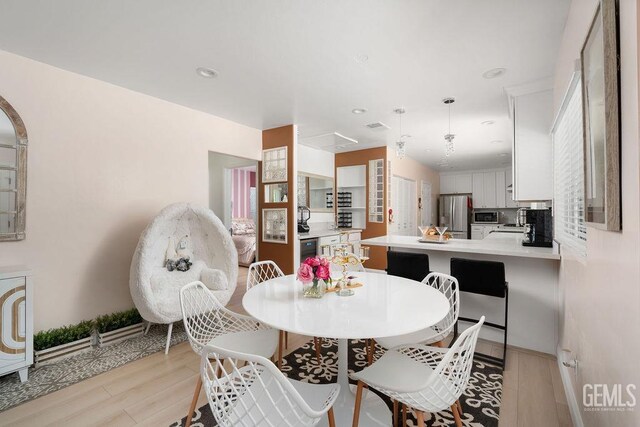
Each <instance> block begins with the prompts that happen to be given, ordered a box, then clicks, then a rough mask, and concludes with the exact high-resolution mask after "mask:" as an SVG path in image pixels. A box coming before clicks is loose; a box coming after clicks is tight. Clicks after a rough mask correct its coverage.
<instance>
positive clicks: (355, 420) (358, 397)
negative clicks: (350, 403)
mask: <svg viewBox="0 0 640 427" xmlns="http://www.w3.org/2000/svg"><path fill="white" fill-rule="evenodd" d="M363 387H364V383H363V382H362V381H358V389H357V390H356V404H355V407H354V408H353V425H352V427H358V423H359V422H360V405H361V404H362V389H363Z"/></svg>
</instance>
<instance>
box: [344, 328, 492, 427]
mask: <svg viewBox="0 0 640 427" xmlns="http://www.w3.org/2000/svg"><path fill="white" fill-rule="evenodd" d="M483 323H484V316H482V317H481V318H480V321H479V322H478V323H476V324H475V325H473V326H471V327H470V328H469V329H467V330H465V331H464V332H463V333H462V334H461V335H460V337H459V338H458V339H457V340H456V342H455V343H454V344H453V345H452V346H451V348H441V347H429V346H425V345H408V346H402V347H395V348H392V349H391V350H389V351H387V352H386V353H385V354H384V355H383V356H382V357H380V359H378V360H377V361H376V362H374V363H373V364H372V365H371V366H368V367H366V368H365V369H363V370H362V371H360V372H356V373H354V374H352V375H351V378H353V379H354V380H357V381H358V388H357V391H356V403H355V409H354V413H353V427H357V426H358V420H359V417H360V404H361V402H362V390H363V388H364V385H365V384H366V385H368V386H369V387H372V388H375V389H376V390H378V391H380V392H382V393H384V394H386V395H387V396H389V397H390V398H391V399H392V400H393V401H394V405H393V407H394V411H393V413H394V425H395V422H396V421H397V418H398V410H397V403H398V402H400V403H402V404H403V405H406V406H408V407H409V408H413V410H414V411H415V412H416V417H417V419H418V427H424V425H425V423H424V412H440V411H443V410H445V409H448V408H451V411H452V412H453V417H454V420H455V423H456V426H457V427H462V420H461V419H460V411H459V404H458V403H457V402H458V399H459V398H460V396H461V395H462V393H463V392H464V390H465V388H466V387H467V384H468V382H469V377H470V375H471V367H472V365H473V353H474V352H475V347H476V343H477V341H478V334H479V333H480V327H481V326H482V324H483Z"/></svg>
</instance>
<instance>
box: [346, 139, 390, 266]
mask: <svg viewBox="0 0 640 427" xmlns="http://www.w3.org/2000/svg"><path fill="white" fill-rule="evenodd" d="M378 159H383V160H384V206H385V209H384V212H385V215H384V218H385V220H384V222H381V223H380V222H369V161H370V160H378ZM359 165H365V166H366V167H367V169H366V171H367V172H366V183H367V186H366V188H365V191H366V196H367V203H366V208H367V209H366V216H365V220H366V228H365V229H364V230H363V231H362V238H363V239H369V238H372V237H380V236H385V235H386V234H387V218H388V207H387V181H388V179H389V177H388V176H387V173H388V172H389V171H388V170H387V147H378V148H369V149H366V150H358V151H350V152H348V153H338V154H336V170H335V177H336V181H337V177H338V168H339V167H343V166H359ZM336 188H337V182H336ZM336 191H337V190H336ZM335 205H336V209H337V206H338V204H337V203H336V204H335ZM370 256H371V259H369V260H368V261H367V262H366V263H365V267H367V268H375V269H379V270H384V269H385V268H387V249H386V248H384V247H379V246H371V251H370Z"/></svg>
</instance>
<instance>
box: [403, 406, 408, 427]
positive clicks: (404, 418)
mask: <svg viewBox="0 0 640 427" xmlns="http://www.w3.org/2000/svg"><path fill="white" fill-rule="evenodd" d="M406 425H407V405H405V404H404V403H403V404H402V427H405V426H406Z"/></svg>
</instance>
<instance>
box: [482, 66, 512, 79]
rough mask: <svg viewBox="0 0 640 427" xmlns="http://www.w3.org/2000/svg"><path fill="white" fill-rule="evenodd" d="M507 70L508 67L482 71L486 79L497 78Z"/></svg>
mask: <svg viewBox="0 0 640 427" xmlns="http://www.w3.org/2000/svg"><path fill="white" fill-rule="evenodd" d="M506 72H507V69H506V68H492V69H491V70H489V71H485V72H484V73H482V77H484V78H485V79H495V78H496V77H500V76H502V75H503V74H504V73H506Z"/></svg>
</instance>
